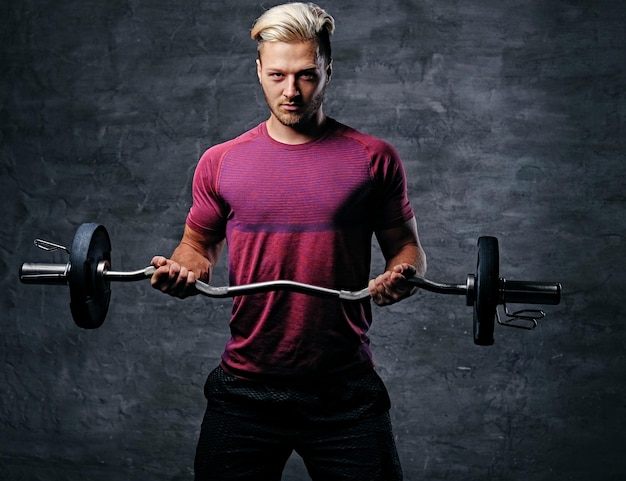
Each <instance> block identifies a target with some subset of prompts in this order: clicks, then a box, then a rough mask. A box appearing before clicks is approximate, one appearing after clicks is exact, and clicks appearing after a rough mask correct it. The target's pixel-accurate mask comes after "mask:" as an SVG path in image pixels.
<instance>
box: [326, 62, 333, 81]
mask: <svg viewBox="0 0 626 481" xmlns="http://www.w3.org/2000/svg"><path fill="white" fill-rule="evenodd" d="M332 76H333V61H332V59H331V60H330V62H329V63H328V66H327V67H326V78H327V82H330V79H331V78H332Z"/></svg>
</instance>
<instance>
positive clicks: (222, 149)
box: [200, 124, 262, 163]
mask: <svg viewBox="0 0 626 481" xmlns="http://www.w3.org/2000/svg"><path fill="white" fill-rule="evenodd" d="M260 136H262V129H261V124H260V125H257V126H256V127H254V128H252V129H250V130H248V131H246V132H244V133H243V134H241V135H239V136H238V137H235V138H234V139H230V140H227V141H225V142H222V143H219V144H215V145H213V146H211V147H210V148H208V149H207V150H206V151H205V152H204V154H203V155H202V157H201V158H200V162H201V163H203V162H208V161H211V160H213V161H215V160H218V161H219V160H220V159H222V158H223V157H224V155H225V154H227V153H228V152H230V151H232V150H233V149H237V148H238V147H240V146H245V145H247V144H249V143H251V142H254V141H255V140H256V139H258V138H259V137H260Z"/></svg>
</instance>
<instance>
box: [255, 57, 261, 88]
mask: <svg viewBox="0 0 626 481" xmlns="http://www.w3.org/2000/svg"><path fill="white" fill-rule="evenodd" d="M256 75H257V77H259V83H261V60H259V59H258V58H257V59H256Z"/></svg>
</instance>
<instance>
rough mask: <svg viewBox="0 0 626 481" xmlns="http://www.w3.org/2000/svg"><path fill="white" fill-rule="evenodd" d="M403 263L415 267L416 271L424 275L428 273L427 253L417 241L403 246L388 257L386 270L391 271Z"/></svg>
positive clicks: (419, 274)
mask: <svg viewBox="0 0 626 481" xmlns="http://www.w3.org/2000/svg"><path fill="white" fill-rule="evenodd" d="M401 264H409V265H411V266H413V267H415V273H416V274H417V275H418V276H422V277H423V276H424V275H425V274H426V268H427V263H426V254H425V253H424V250H423V249H422V247H421V246H420V245H419V244H417V243H415V244H408V245H405V246H403V247H402V248H401V249H400V250H399V251H398V252H397V253H396V254H395V255H394V256H392V257H390V258H388V259H387V261H386V263H385V270H386V271H391V270H392V269H393V268H394V267H395V266H397V265H401Z"/></svg>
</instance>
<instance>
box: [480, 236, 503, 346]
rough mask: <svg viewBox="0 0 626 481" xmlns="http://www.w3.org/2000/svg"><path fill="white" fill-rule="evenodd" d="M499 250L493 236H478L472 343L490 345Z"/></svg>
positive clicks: (496, 293)
mask: <svg viewBox="0 0 626 481" xmlns="http://www.w3.org/2000/svg"><path fill="white" fill-rule="evenodd" d="M499 270H500V252H499V249H498V239H497V238H495V237H479V238H478V264H477V266H476V300H475V302H474V344H477V345H479V346H491V345H492V344H493V328H494V325H495V319H496V308H497V306H498V292H499V282H500V274H499Z"/></svg>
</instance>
